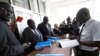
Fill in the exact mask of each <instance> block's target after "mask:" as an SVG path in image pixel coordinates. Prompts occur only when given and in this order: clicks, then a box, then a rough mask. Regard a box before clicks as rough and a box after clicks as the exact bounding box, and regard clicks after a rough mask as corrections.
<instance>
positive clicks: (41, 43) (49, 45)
mask: <svg viewBox="0 0 100 56" xmlns="http://www.w3.org/2000/svg"><path fill="white" fill-rule="evenodd" d="M47 46H48V47H51V42H50V41H43V42H38V43H37V44H36V45H35V49H36V50H39V49H41V48H43V47H47Z"/></svg>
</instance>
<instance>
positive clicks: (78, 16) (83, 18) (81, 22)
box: [76, 14, 86, 25]
mask: <svg viewBox="0 0 100 56" xmlns="http://www.w3.org/2000/svg"><path fill="white" fill-rule="evenodd" d="M85 17H86V16H84V15H83V14H80V15H77V16H76V21H77V22H78V23H79V24H80V25H82V24H83V23H84V21H85Z"/></svg>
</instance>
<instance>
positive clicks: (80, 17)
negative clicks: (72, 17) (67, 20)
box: [76, 8, 100, 56]
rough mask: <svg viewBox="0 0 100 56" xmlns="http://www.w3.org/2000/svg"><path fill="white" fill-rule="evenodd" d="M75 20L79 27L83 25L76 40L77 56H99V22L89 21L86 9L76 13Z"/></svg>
mask: <svg viewBox="0 0 100 56" xmlns="http://www.w3.org/2000/svg"><path fill="white" fill-rule="evenodd" d="M76 20H77V21H78V22H79V23H80V25H83V24H85V25H84V27H83V29H82V32H81V33H80V38H78V41H79V43H80V46H79V52H78V55H77V56H99V50H98V47H99V46H100V22H97V21H95V20H93V19H91V17H90V13H89V10H88V9H87V8H81V9H80V10H79V11H78V13H77V15H76Z"/></svg>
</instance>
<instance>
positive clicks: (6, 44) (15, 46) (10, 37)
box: [0, 20, 24, 56]
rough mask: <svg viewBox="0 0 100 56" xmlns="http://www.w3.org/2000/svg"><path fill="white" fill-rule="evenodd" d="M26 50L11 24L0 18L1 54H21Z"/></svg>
mask: <svg viewBox="0 0 100 56" xmlns="http://www.w3.org/2000/svg"><path fill="white" fill-rule="evenodd" d="M23 52H24V48H23V47H22V46H21V44H20V43H19V41H18V40H17V39H16V37H15V35H14V34H13V32H12V31H11V29H10V28H9V26H8V25H7V24H6V23H5V22H3V21H2V20H0V56H20V55H19V54H21V53H23Z"/></svg>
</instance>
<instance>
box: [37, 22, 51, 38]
mask: <svg viewBox="0 0 100 56" xmlns="http://www.w3.org/2000/svg"><path fill="white" fill-rule="evenodd" d="M48 27H49V28H50V29H51V25H50V24H49V23H48ZM37 28H38V30H39V31H40V32H41V33H42V35H43V38H44V39H47V37H45V36H52V35H53V33H52V31H51V30H50V31H48V29H47V27H46V25H45V24H44V23H41V24H39V25H38V27H37Z"/></svg>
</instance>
